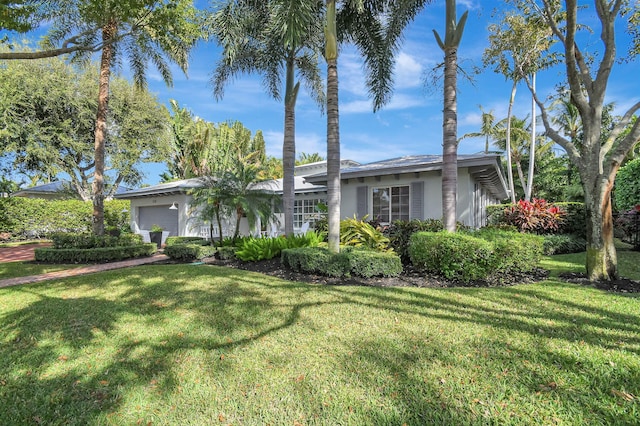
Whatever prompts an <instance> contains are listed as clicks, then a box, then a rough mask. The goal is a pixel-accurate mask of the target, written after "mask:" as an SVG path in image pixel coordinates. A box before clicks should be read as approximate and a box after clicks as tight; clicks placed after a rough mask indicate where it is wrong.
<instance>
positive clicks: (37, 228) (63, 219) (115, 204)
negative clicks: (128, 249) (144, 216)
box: [0, 197, 129, 240]
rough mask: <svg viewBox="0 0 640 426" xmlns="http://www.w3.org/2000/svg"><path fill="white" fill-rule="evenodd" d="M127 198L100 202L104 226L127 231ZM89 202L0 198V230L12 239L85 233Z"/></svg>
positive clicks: (90, 206)
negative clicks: (61, 233)
mask: <svg viewBox="0 0 640 426" xmlns="http://www.w3.org/2000/svg"><path fill="white" fill-rule="evenodd" d="M125 209H127V210H128V209H129V201H125V200H109V201H105V203H104V219H105V229H107V230H109V229H113V230H119V231H125V232H126V231H128V230H129V213H128V211H127V212H123V210H125ZM92 212H93V205H92V203H91V202H90V201H86V202H85V201H80V200H44V199H40V198H23V197H8V198H0V233H9V234H11V239H13V240H24V239H33V238H45V237H49V236H50V235H51V234H53V233H56V232H74V233H89V232H91V228H92V225H91V224H92V219H91V217H92Z"/></svg>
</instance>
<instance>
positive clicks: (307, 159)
mask: <svg viewBox="0 0 640 426" xmlns="http://www.w3.org/2000/svg"><path fill="white" fill-rule="evenodd" d="M324 160H325V158H324V157H323V156H322V155H320V154H319V153H317V152H314V153H313V154H307V153H306V152H301V153H300V154H299V155H298V159H297V160H296V166H301V165H303V164H311V163H317V162H319V161H324Z"/></svg>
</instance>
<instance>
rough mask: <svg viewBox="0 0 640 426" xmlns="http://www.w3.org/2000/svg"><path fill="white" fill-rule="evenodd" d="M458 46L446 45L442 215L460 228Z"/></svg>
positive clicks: (451, 225) (451, 227)
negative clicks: (457, 219) (457, 220)
mask: <svg viewBox="0 0 640 426" xmlns="http://www.w3.org/2000/svg"><path fill="white" fill-rule="evenodd" d="M457 55H458V49H457V47H448V48H447V49H445V59H444V111H443V121H442V149H443V155H442V161H443V163H442V216H443V218H444V229H446V230H447V231H449V232H455V231H456V218H457V214H456V207H457V206H456V203H457V192H458V141H457V133H458V132H457V127H458V115H457V96H456V84H457V71H458V70H457V67H458V64H457V59H458V58H457Z"/></svg>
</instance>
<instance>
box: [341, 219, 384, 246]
mask: <svg viewBox="0 0 640 426" xmlns="http://www.w3.org/2000/svg"><path fill="white" fill-rule="evenodd" d="M365 218H366V217H365ZM340 243H341V244H342V245H345V246H352V247H366V248H370V249H373V250H377V251H386V250H388V249H389V238H387V237H385V236H384V235H383V234H382V232H380V231H379V230H377V229H376V228H374V227H373V226H371V225H370V224H369V223H367V222H365V221H364V220H359V219H357V218H356V217H355V216H354V217H353V218H350V219H344V220H341V221H340Z"/></svg>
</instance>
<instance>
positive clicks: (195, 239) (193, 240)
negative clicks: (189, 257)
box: [165, 236, 209, 246]
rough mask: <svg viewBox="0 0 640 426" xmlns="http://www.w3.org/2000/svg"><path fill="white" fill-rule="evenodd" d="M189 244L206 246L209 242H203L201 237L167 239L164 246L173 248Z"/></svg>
mask: <svg viewBox="0 0 640 426" xmlns="http://www.w3.org/2000/svg"><path fill="white" fill-rule="evenodd" d="M189 243H195V244H203V245H204V244H208V243H209V242H208V241H207V240H205V239H204V238H202V237H175V236H174V237H167V240H166V241H165V245H167V246H173V245H176V244H189Z"/></svg>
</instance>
